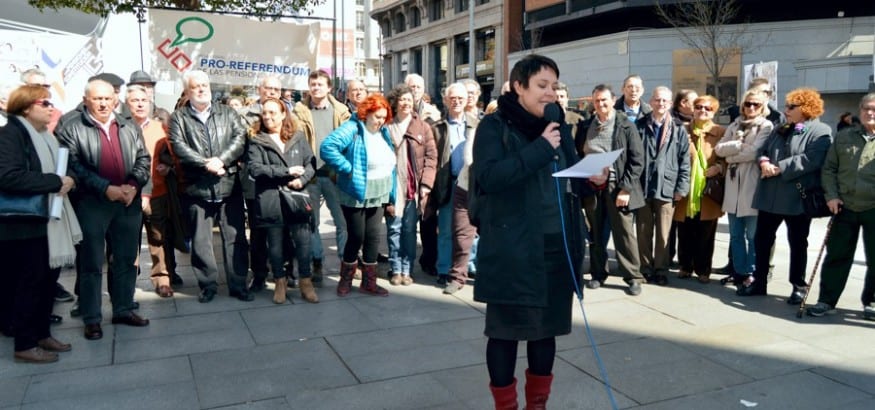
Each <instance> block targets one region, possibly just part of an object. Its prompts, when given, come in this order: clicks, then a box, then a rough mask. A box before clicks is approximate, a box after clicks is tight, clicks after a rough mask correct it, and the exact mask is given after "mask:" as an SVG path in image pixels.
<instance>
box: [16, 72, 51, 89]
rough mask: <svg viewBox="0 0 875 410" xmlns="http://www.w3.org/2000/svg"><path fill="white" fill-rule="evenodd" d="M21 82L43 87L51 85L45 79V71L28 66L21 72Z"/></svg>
mask: <svg viewBox="0 0 875 410" xmlns="http://www.w3.org/2000/svg"><path fill="white" fill-rule="evenodd" d="M20 78H21V82H22V83H23V84H29V85H39V86H43V87H45V88H51V87H52V85H51V84H49V83H48V82H47V81H46V73H45V72H43V71H42V70H40V69H38V68H30V69H27V70H24V71H22V72H21V76H20Z"/></svg>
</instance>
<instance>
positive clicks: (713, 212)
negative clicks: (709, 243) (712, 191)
mask: <svg viewBox="0 0 875 410" xmlns="http://www.w3.org/2000/svg"><path fill="white" fill-rule="evenodd" d="M684 127H686V129H687V134H689V136H690V186H691V187H692V185H693V182H692V175H693V171H692V170H693V168H695V167H697V166H699V150H702V153H703V154H704V155H705V158H707V159H708V165H706V166H705V169H708V168H709V167H711V166H713V165H719V166H720V176H721V178H722V176H723V172H724V170H725V169H726V162H725V160H724V159H723V158H720V157H718V156H717V153H716V152H715V151H714V147H716V146H717V143H718V142H720V139H721V138H723V134H724V133H725V132H726V129H725V128H723V127H721V126H719V125H717V124H712V125H711V126H710V128H709V127H705V130H706V131H705V137H704V138H703V139H702V146H701V147H700V146H699V137H697V136H695V135H693V131H692V125H691V124H685V125H684ZM690 191H692V188H691V189H690ZM687 198H688V197H684V198H682V199H681V200H680V201H678V203H677V204H676V205H675V208H674V220H675V221H683V220H684V218H685V217H686V214H687ZM721 206H722V204H718V203H717V202H714V201H713V200H712V199H711V198H708V197H707V196H704V195H703V196H702V210H701V212H700V215H701V219H702V220H703V221H710V220H713V219H717V218H720V217H721V216H723V210H722V209H721Z"/></svg>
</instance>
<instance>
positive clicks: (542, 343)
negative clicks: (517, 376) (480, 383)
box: [486, 337, 556, 387]
mask: <svg viewBox="0 0 875 410" xmlns="http://www.w3.org/2000/svg"><path fill="white" fill-rule="evenodd" d="M518 344H519V342H518V341H516V340H503V339H492V338H490V339H489V341H488V342H487V343H486V367H487V368H488V369H489V381H490V383H492V386H493V387H505V386H510V384H511V383H513V373H514V369H515V368H516V352H517V345H518ZM526 356H528V359H529V373H531V374H536V375H538V376H549V375H550V374H551V373H552V372H553V360H554V359H555V358H556V338H555V337H548V338H546V339H541V340H530V341H528V342H526Z"/></svg>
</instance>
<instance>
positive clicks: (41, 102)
mask: <svg viewBox="0 0 875 410" xmlns="http://www.w3.org/2000/svg"><path fill="white" fill-rule="evenodd" d="M33 104H34V105H42V106H43V107H45V108H49V107H54V106H55V104H52V102H51V101H49V100H46V99H42V100H36V101H34V102H33Z"/></svg>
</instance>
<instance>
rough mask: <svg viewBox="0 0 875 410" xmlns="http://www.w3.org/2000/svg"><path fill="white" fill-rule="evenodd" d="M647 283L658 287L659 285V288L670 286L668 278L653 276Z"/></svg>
mask: <svg viewBox="0 0 875 410" xmlns="http://www.w3.org/2000/svg"><path fill="white" fill-rule="evenodd" d="M651 280H652V281H651ZM647 283H655V284H656V285H659V286H666V285H668V276H665V275H652V276H651V277H650V279H648V280H647Z"/></svg>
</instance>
